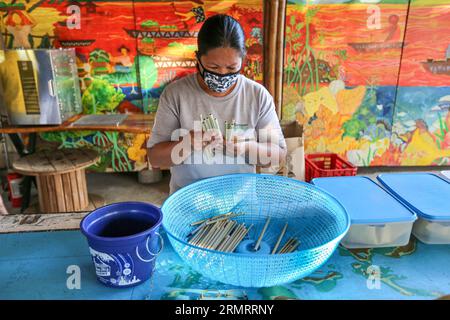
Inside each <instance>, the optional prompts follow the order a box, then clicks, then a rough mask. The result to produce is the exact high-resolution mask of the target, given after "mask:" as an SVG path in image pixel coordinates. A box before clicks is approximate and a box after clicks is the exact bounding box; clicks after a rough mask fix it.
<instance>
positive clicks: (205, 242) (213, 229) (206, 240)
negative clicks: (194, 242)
mask: <svg viewBox="0 0 450 320" xmlns="http://www.w3.org/2000/svg"><path fill="white" fill-rule="evenodd" d="M220 224H221V222H218V224H212V225H211V226H212V227H211V229H210V230H209V232H208V234H207V235H206V236H205V237H204V238H203V240H202V242H201V246H202V247H206V246H207V245H208V243H209V241H210V240H211V239H212V237H213V236H214V235H215V232H216V231H217V228H218V226H219V225H220Z"/></svg>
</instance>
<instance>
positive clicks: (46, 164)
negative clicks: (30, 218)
mask: <svg viewBox="0 0 450 320" xmlns="http://www.w3.org/2000/svg"><path fill="white" fill-rule="evenodd" d="M98 159H99V157H98V154H97V152H95V151H93V150H83V149H62V150H57V151H41V152H37V153H34V154H32V155H29V156H26V157H23V158H21V159H19V160H17V161H15V162H14V163H13V168H14V170H15V171H16V172H18V173H21V174H23V175H27V176H36V182H37V188H38V196H39V208H40V211H41V212H47V213H55V212H74V211H81V210H83V209H85V208H86V207H88V205H89V198H88V192H87V185H86V173H85V169H86V167H89V166H91V165H93V164H95V163H96V162H97V161H98Z"/></svg>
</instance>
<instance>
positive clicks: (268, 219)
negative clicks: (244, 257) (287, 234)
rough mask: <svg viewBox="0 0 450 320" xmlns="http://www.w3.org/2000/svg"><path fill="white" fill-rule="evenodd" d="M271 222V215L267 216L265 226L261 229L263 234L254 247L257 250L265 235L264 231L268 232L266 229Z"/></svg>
mask: <svg viewBox="0 0 450 320" xmlns="http://www.w3.org/2000/svg"><path fill="white" fill-rule="evenodd" d="M269 223H270V217H268V218H267V220H266V223H265V224H264V227H263V229H262V231H261V234H260V235H259V238H258V241H256V244H255V248H254V249H255V251H258V249H259V245H260V244H261V241H262V238H263V236H264V233H266V230H267V227H268V226H269Z"/></svg>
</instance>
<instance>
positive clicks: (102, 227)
mask: <svg viewBox="0 0 450 320" xmlns="http://www.w3.org/2000/svg"><path fill="white" fill-rule="evenodd" d="M161 222H162V214H161V210H160V209H159V208H158V207H156V206H154V205H151V204H149V203H144V202H118V203H114V204H110V205H107V206H104V207H101V208H98V209H96V210H94V211H92V212H91V213H89V214H88V215H87V216H86V217H84V219H83V220H82V221H81V223H80V228H81V232H82V233H83V234H84V235H85V236H86V238H87V241H88V244H89V250H90V253H91V256H92V261H93V263H94V267H95V272H96V274H97V279H98V280H99V281H100V282H101V283H103V284H104V285H106V286H109V287H117V288H126V287H131V286H136V285H138V284H141V283H143V282H145V281H146V280H148V279H149V278H150V277H151V275H152V273H153V269H154V267H155V260H156V257H157V255H158V254H159V252H160V251H161V250H162V248H163V242H162V241H163V240H162V238H161V236H160V235H159V233H158V230H159V227H160V225H161ZM158 240H159V241H160V243H158V242H159V241H158Z"/></svg>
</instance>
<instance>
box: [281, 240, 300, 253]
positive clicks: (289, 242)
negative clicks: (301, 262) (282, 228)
mask: <svg viewBox="0 0 450 320" xmlns="http://www.w3.org/2000/svg"><path fill="white" fill-rule="evenodd" d="M295 241H296V239H295V238H289V240H288V241H287V242H286V243H285V244H284V246H283V247H282V248H281V249H280V251H278V253H284V252H285V251H286V250H287V249H288V248H289V247H290V246H291V245H292V244H294V243H295Z"/></svg>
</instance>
